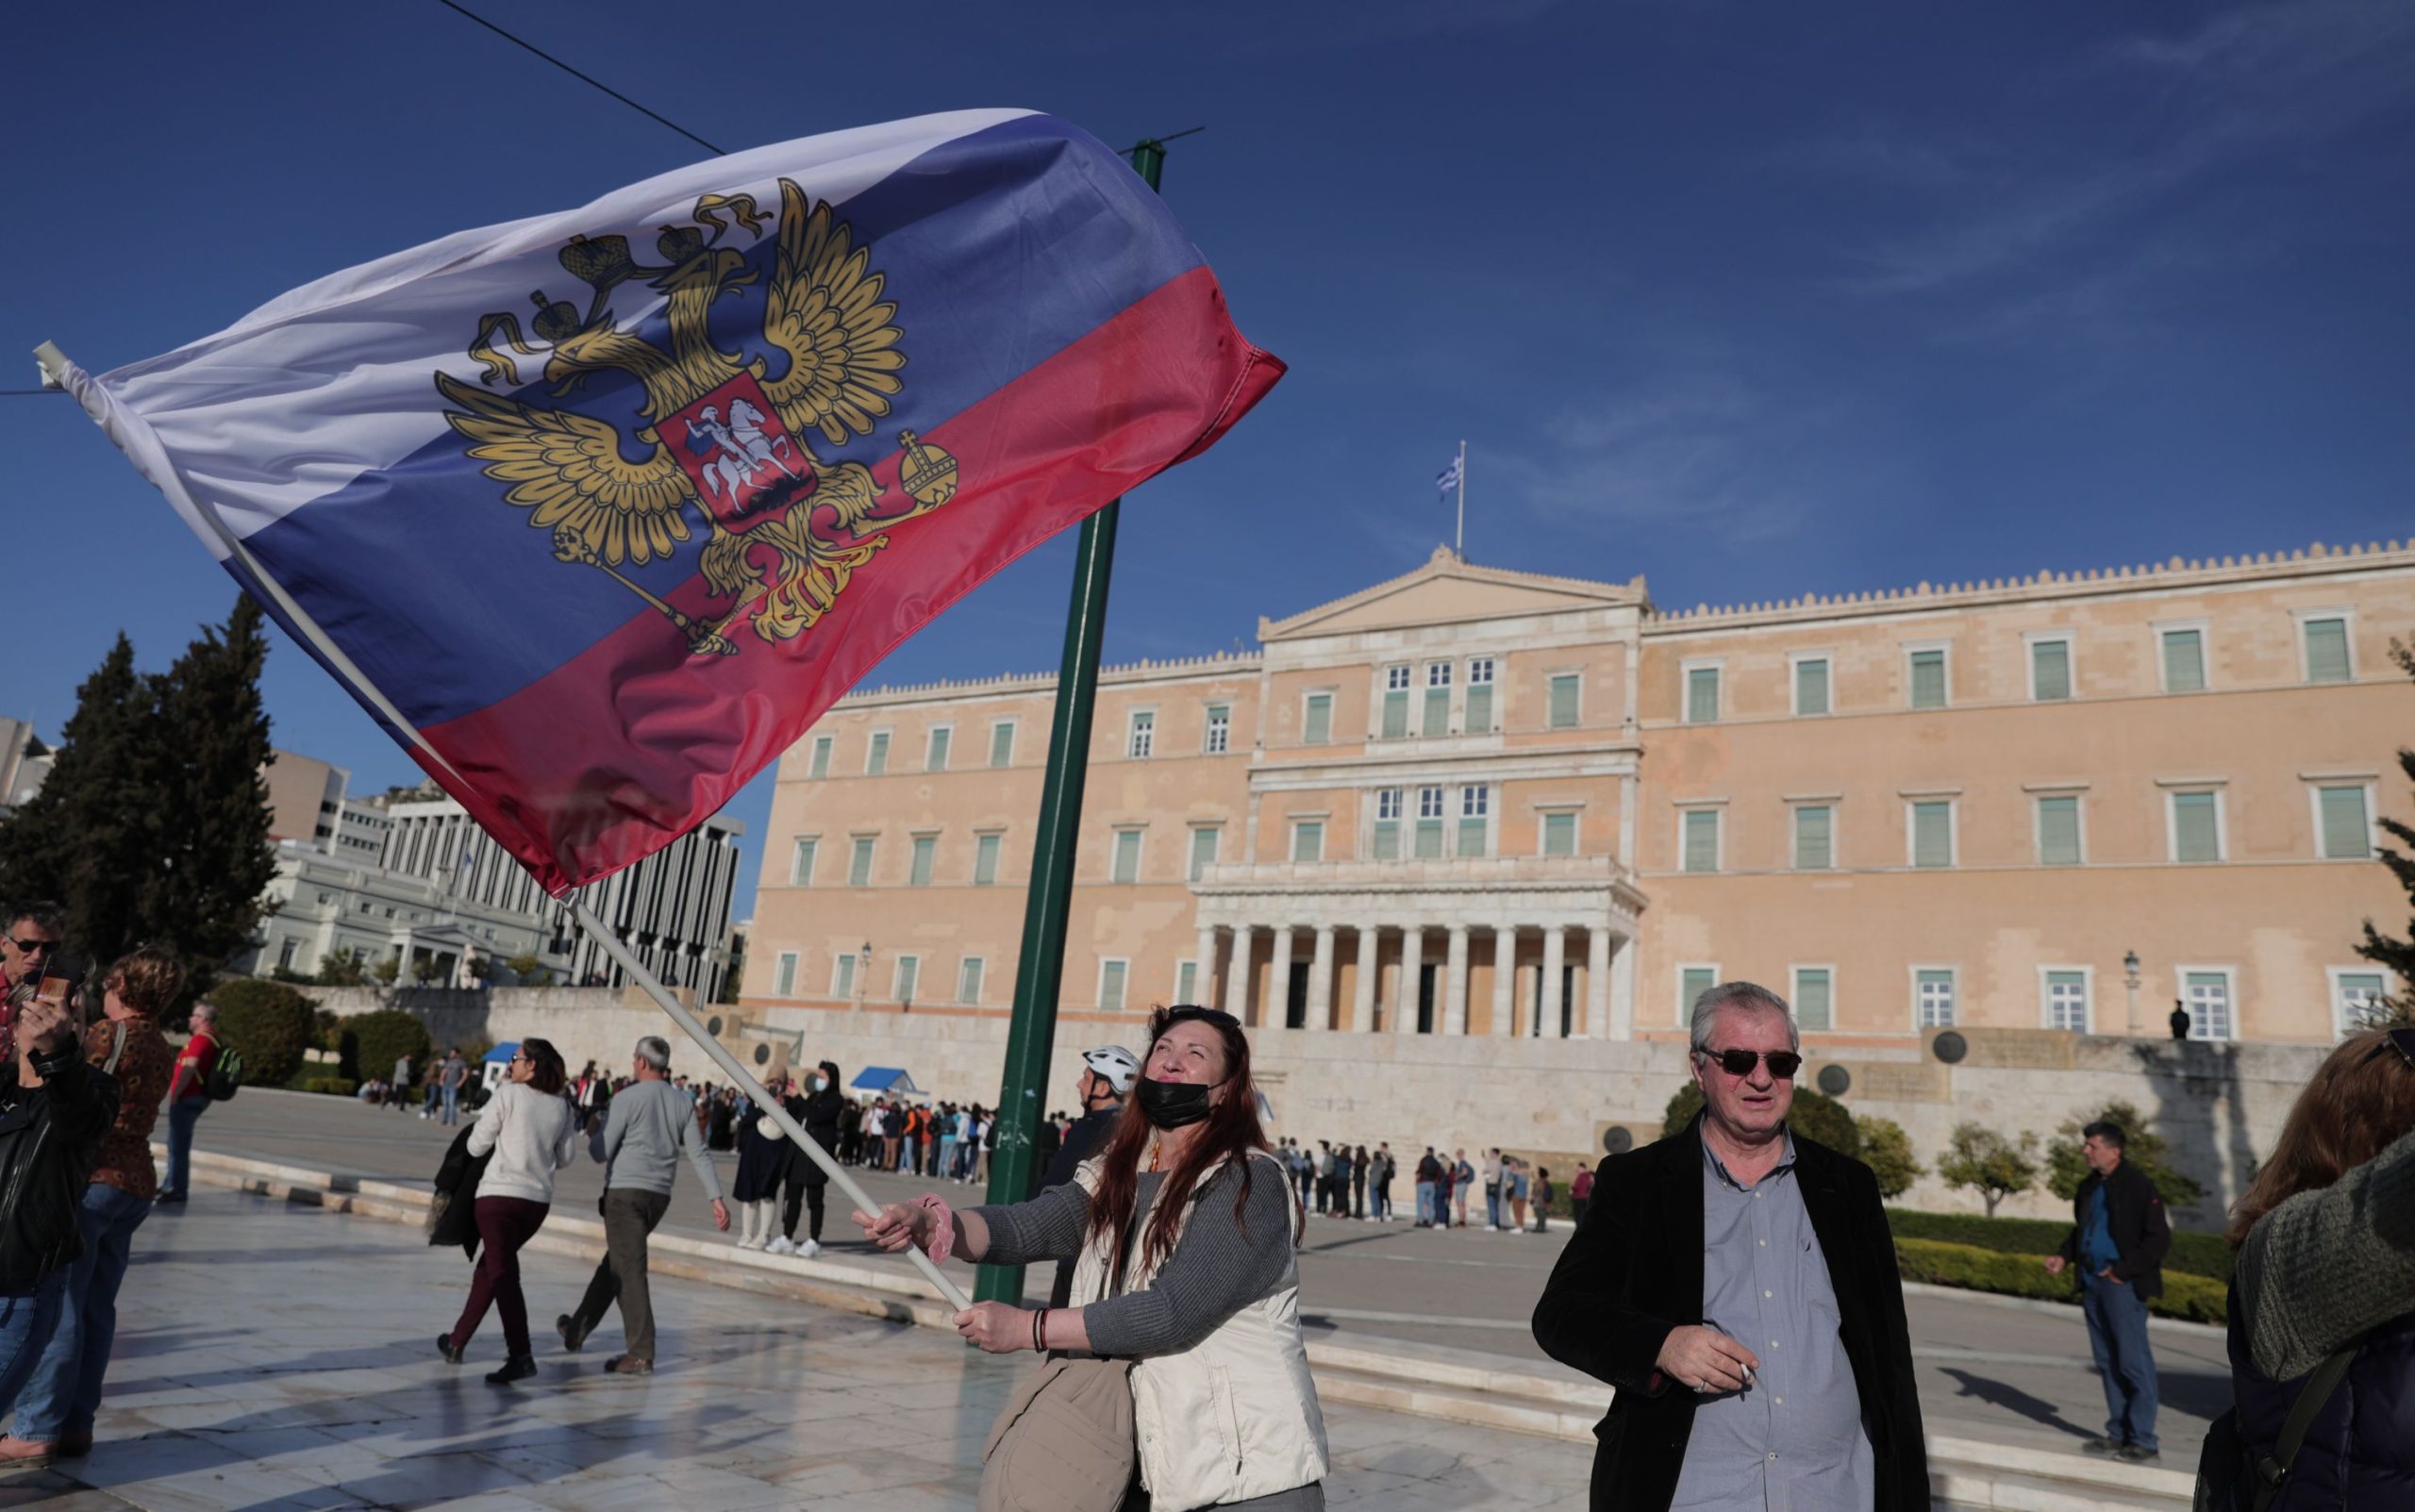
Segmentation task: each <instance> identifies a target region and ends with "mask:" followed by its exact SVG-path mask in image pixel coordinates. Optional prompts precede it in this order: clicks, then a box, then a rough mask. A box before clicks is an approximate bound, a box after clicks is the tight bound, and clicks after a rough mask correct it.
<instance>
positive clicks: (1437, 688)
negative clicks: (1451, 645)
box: [1419, 661, 1451, 740]
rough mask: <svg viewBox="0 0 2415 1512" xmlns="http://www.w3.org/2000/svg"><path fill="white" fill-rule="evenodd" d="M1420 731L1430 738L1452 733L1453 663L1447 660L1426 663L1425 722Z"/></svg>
mask: <svg viewBox="0 0 2415 1512" xmlns="http://www.w3.org/2000/svg"><path fill="white" fill-rule="evenodd" d="M1419 733H1421V734H1422V735H1424V737H1425V738H1426V739H1429V740H1430V739H1434V738H1435V737H1437V736H1441V735H1448V734H1450V733H1451V664H1450V663H1449V662H1447V661H1434V662H1428V663H1426V666H1425V723H1424V728H1423V729H1422V730H1421V731H1420V732H1419Z"/></svg>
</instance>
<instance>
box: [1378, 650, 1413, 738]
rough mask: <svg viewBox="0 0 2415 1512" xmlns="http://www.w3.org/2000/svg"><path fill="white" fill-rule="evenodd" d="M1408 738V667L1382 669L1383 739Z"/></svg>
mask: <svg viewBox="0 0 2415 1512" xmlns="http://www.w3.org/2000/svg"><path fill="white" fill-rule="evenodd" d="M1407 738H1408V669H1407V667H1387V668H1385V669H1384V739H1387V740H1405V739H1407Z"/></svg>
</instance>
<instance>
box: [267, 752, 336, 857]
mask: <svg viewBox="0 0 2415 1512" xmlns="http://www.w3.org/2000/svg"><path fill="white" fill-rule="evenodd" d="M273 756H274V757H275V759H273V760H271V761H270V762H269V764H268V765H267V766H265V767H263V768H261V769H260V774H261V776H263V777H264V778H266V779H267V781H268V834H269V842H270V843H271V844H281V843H283V842H286V841H289V840H290V841H291V842H292V843H294V844H296V845H307V846H308V847H310V848H311V849H312V850H315V851H325V852H328V853H330V854H332V853H333V852H334V850H335V834H336V823H337V819H338V816H339V815H341V812H342V810H343V795H344V788H345V786H346V784H348V783H350V782H351V780H352V773H349V772H347V771H345V770H344V769H343V768H341V767H336V766H329V765H328V764H327V763H326V762H325V761H320V760H316V759H314V758H312V757H310V756H296V755H294V754H293V753H292V752H291V751H277V752H275V753H273Z"/></svg>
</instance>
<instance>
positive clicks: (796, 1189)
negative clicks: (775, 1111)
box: [766, 1060, 843, 1260]
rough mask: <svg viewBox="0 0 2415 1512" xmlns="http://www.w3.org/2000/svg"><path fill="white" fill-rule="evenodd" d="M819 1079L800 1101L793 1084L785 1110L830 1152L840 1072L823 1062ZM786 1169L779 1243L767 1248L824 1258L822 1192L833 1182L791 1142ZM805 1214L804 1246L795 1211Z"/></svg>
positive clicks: (836, 1128) (835, 1132) (810, 1083)
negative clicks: (803, 1210)
mask: <svg viewBox="0 0 2415 1512" xmlns="http://www.w3.org/2000/svg"><path fill="white" fill-rule="evenodd" d="M817 1070H818V1072H819V1074H817V1075H814V1076H810V1077H808V1078H807V1080H806V1090H805V1092H804V1094H803V1095H802V1096H800V1095H798V1094H797V1092H796V1091H795V1084H794V1083H791V1084H790V1086H791V1089H790V1093H789V1096H788V1097H787V1098H785V1099H784V1100H783V1101H782V1102H781V1104H780V1106H781V1108H782V1109H783V1110H784V1111H786V1112H787V1114H788V1116H789V1117H791V1118H792V1119H794V1120H796V1122H798V1124H799V1125H801V1126H802V1127H803V1128H804V1130H805V1132H806V1133H807V1135H808V1136H809V1137H811V1138H812V1139H813V1142H814V1143H816V1144H818V1145H820V1146H822V1148H823V1149H824V1150H827V1149H829V1148H830V1147H831V1146H832V1145H834V1144H836V1143H838V1142H839V1105H840V1104H841V1102H842V1101H843V1099H842V1098H841V1097H840V1095H839V1068H838V1067H837V1066H836V1065H834V1064H833V1063H831V1062H829V1061H826V1060H825V1061H824V1062H823V1063H822V1064H821V1066H820V1067H819V1068H817ZM784 1142H785V1143H786V1144H787V1146H788V1148H787V1153H786V1154H787V1160H788V1165H787V1169H786V1171H785V1173H784V1174H783V1175H782V1177H781V1188H782V1193H781V1205H780V1237H779V1238H775V1239H774V1240H772V1242H771V1243H770V1244H769V1245H768V1246H766V1248H768V1249H769V1250H770V1251H771V1253H772V1254H798V1255H803V1256H804V1257H805V1258H807V1259H808V1260H810V1259H812V1258H813V1257H814V1256H815V1255H817V1254H821V1253H822V1209H823V1191H824V1188H826V1187H828V1186H829V1184H830V1177H829V1175H828V1174H827V1173H826V1172H825V1171H823V1169H822V1166H821V1163H820V1162H819V1161H817V1160H815V1159H814V1158H813V1157H812V1156H811V1155H807V1154H806V1153H805V1148H804V1146H802V1145H800V1144H798V1143H797V1142H796V1141H795V1140H793V1139H789V1140H785V1141H784ZM800 1203H801V1204H803V1205H804V1206H805V1208H806V1213H807V1218H806V1230H805V1242H804V1243H803V1244H799V1243H798V1242H797V1241H796V1220H797V1207H798V1205H799V1204H800Z"/></svg>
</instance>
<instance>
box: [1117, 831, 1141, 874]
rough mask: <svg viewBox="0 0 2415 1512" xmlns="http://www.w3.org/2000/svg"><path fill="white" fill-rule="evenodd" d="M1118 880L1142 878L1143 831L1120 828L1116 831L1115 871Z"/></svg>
mask: <svg viewBox="0 0 2415 1512" xmlns="http://www.w3.org/2000/svg"><path fill="white" fill-rule="evenodd" d="M1114 880H1115V881H1118V882H1138V881H1140V880H1141V832H1140V831H1139V830H1137V829H1119V830H1117V831H1116V832H1115V872H1114Z"/></svg>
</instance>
